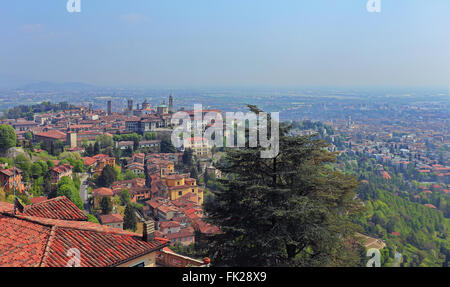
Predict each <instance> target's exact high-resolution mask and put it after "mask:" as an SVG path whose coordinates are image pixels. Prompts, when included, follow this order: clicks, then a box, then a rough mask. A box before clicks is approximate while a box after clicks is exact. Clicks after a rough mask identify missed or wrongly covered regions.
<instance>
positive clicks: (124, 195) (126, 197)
mask: <svg viewBox="0 0 450 287" xmlns="http://www.w3.org/2000/svg"><path fill="white" fill-rule="evenodd" d="M120 200H121V201H122V204H123V205H127V204H129V203H130V200H131V195H130V191H129V190H128V189H124V190H122V191H121V192H120Z"/></svg>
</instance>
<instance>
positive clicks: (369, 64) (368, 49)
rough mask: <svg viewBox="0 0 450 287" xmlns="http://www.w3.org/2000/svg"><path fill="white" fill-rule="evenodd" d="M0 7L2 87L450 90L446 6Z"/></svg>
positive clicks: (397, 2)
mask: <svg viewBox="0 0 450 287" xmlns="http://www.w3.org/2000/svg"><path fill="white" fill-rule="evenodd" d="M66 2H67V0H39V1H37V0H28V1H26V0H9V1H1V3H0V39H1V42H0V80H3V81H5V80H9V79H13V80H24V81H56V82H69V81H70V82H87V83H92V84H98V85H114V86H117V85H126V86H133V85H139V86H202V85H208V86H214V85H221V86H223V85H237V86H238V85H259V84H262V85H289V86H301V85H358V86H359V85H371V86H376V85H389V86H390V85H394V86H400V85H402V86H408V85H413V86H444V87H448V86H449V84H450V1H448V0H432V1H430V0H381V3H382V11H381V13H368V12H367V10H366V2H367V0H339V1H336V0H327V1H325V0H309V1H302V0H278V1H275V0H271V1H268V0H267V1H266V0H158V1H153V0H129V1H124V0H108V1H106V0H81V3H82V12H81V13H74V14H69V13H68V12H67V10H66Z"/></svg>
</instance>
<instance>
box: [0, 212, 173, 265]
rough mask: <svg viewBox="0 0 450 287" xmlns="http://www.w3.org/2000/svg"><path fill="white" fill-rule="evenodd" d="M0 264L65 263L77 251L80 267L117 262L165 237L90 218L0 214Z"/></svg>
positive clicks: (141, 252)
mask: <svg viewBox="0 0 450 287" xmlns="http://www.w3.org/2000/svg"><path fill="white" fill-rule="evenodd" d="M0 230H1V231H2V232H1V233H0V254H1V256H0V266H4V267H8V266H16V267H31V266H34V267H37V266H41V267H65V266H67V263H68V262H69V260H70V259H71V258H72V257H71V256H68V255H67V252H68V251H69V250H70V249H72V248H77V249H78V250H79V251H80V255H81V258H80V259H81V260H80V264H81V266H82V267H107V266H117V265H120V264H123V263H125V262H128V261H130V260H133V259H134V258H136V257H139V256H143V255H145V254H148V253H150V252H153V251H156V250H160V249H162V248H164V247H165V246H166V245H167V240H162V239H159V238H155V239H154V240H151V241H150V242H146V241H143V240H142V239H141V236H139V235H137V234H134V233H130V232H126V231H121V230H119V229H116V228H109V227H106V226H102V225H99V224H95V223H91V222H79V221H65V220H55V219H45V218H38V217H27V216H20V215H17V216H12V215H10V214H5V213H2V214H0Z"/></svg>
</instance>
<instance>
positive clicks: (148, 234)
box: [142, 219, 155, 242]
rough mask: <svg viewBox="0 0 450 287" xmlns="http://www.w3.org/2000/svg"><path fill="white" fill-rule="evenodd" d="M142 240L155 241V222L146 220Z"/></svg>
mask: <svg viewBox="0 0 450 287" xmlns="http://www.w3.org/2000/svg"><path fill="white" fill-rule="evenodd" d="M142 239H143V240H144V241H146V242H149V241H151V240H153V239H155V222H154V221H153V220H151V219H150V220H147V221H145V222H144V234H143V236H142Z"/></svg>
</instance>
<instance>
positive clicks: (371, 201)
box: [356, 182, 450, 267]
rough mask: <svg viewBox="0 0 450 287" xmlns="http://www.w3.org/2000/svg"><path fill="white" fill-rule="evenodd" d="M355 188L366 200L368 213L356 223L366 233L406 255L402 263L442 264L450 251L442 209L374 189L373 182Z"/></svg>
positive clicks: (411, 264)
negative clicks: (435, 208)
mask: <svg viewBox="0 0 450 287" xmlns="http://www.w3.org/2000/svg"><path fill="white" fill-rule="evenodd" d="M357 191H358V194H359V196H360V197H361V199H363V200H365V203H366V208H367V213H366V216H365V217H361V218H358V220H357V221H356V222H357V223H358V224H359V225H361V226H363V227H364V232H365V233H366V234H370V235H373V236H377V237H380V238H382V239H383V240H385V241H386V242H387V245H388V247H390V248H392V247H395V248H397V250H398V252H400V253H401V254H403V255H405V256H406V257H404V260H403V262H402V265H403V266H413V267H414V266H416V267H417V266H443V265H445V263H446V260H447V254H450V244H449V242H450V241H449V234H448V232H449V228H450V220H449V219H447V218H445V217H444V214H443V213H442V212H441V211H438V210H434V209H432V208H429V207H426V206H424V205H423V204H418V203H414V202H411V201H409V200H408V199H405V198H401V197H400V196H398V195H395V194H393V193H392V192H388V191H386V190H383V189H380V188H377V186H376V185H375V184H374V183H372V182H370V183H369V184H363V185H361V186H360V187H359V188H358V190H357ZM393 233H395V234H397V233H398V234H399V236H397V235H395V234H393ZM391 261H392V260H391Z"/></svg>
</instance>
